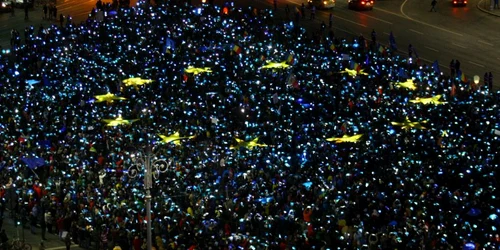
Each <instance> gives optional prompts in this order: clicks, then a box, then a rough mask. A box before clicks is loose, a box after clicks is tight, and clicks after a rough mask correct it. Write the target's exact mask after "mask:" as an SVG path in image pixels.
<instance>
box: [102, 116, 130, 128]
mask: <svg viewBox="0 0 500 250" xmlns="http://www.w3.org/2000/svg"><path fill="white" fill-rule="evenodd" d="M138 120H139V119H133V120H125V119H123V118H122V117H121V116H118V118H116V119H102V121H103V122H105V123H106V126H108V127H116V126H120V125H129V124H132V123H133V122H136V121H138Z"/></svg>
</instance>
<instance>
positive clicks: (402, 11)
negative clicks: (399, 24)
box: [399, 0, 413, 20]
mask: <svg viewBox="0 0 500 250" xmlns="http://www.w3.org/2000/svg"><path fill="white" fill-rule="evenodd" d="M406 2H408V0H405V1H404V2H403V3H402V4H401V6H399V12H401V15H403V16H404V17H406V18H408V19H410V20H413V19H412V18H411V17H409V16H408V15H406V13H405V12H404V8H405V4H406Z"/></svg>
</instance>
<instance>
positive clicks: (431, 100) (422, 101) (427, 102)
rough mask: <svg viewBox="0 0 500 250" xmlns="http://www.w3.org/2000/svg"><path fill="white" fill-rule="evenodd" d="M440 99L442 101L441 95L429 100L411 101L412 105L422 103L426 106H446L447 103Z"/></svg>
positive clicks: (418, 99)
mask: <svg viewBox="0 0 500 250" xmlns="http://www.w3.org/2000/svg"><path fill="white" fill-rule="evenodd" d="M439 99H441V95H435V96H433V97H429V98H418V97H417V99H415V100H410V102H412V103H422V104H424V105H428V104H433V105H440V104H446V103H447V102H442V101H440V100H439Z"/></svg>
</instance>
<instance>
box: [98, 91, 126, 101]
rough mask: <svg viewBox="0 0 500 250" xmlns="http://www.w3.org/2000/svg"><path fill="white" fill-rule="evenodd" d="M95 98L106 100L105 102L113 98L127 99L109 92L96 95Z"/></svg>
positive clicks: (113, 99)
mask: <svg viewBox="0 0 500 250" xmlns="http://www.w3.org/2000/svg"><path fill="white" fill-rule="evenodd" d="M95 98H96V99H97V100H96V101H95V102H107V103H112V102H113V101H115V100H127V98H125V97H120V96H116V95H114V94H111V93H109V92H108V93H107V94H105V95H96V96H95Z"/></svg>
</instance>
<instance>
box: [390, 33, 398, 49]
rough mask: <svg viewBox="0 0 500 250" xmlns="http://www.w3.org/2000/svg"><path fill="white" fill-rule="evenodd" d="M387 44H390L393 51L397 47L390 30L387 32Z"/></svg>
mask: <svg viewBox="0 0 500 250" xmlns="http://www.w3.org/2000/svg"><path fill="white" fill-rule="evenodd" d="M389 44H390V45H391V49H392V50H394V51H395V50H397V49H398V47H397V46H396V38H394V35H393V34H392V31H391V34H389Z"/></svg>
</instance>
